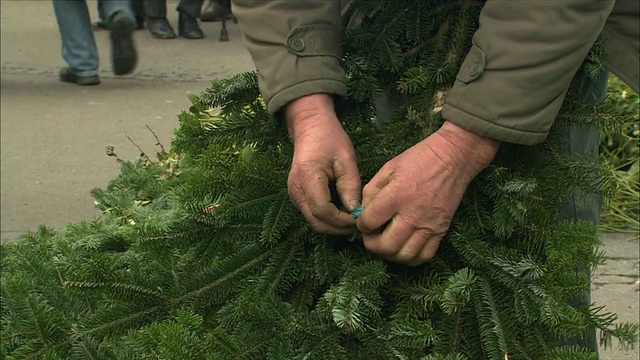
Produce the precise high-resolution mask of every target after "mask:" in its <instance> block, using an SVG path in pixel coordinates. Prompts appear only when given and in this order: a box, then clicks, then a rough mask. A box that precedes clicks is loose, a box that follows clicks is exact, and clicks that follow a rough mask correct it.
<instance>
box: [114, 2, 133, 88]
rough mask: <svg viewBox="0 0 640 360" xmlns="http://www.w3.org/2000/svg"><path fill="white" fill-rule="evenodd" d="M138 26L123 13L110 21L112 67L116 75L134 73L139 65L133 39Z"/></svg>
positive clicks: (116, 14) (119, 13)
mask: <svg viewBox="0 0 640 360" xmlns="http://www.w3.org/2000/svg"><path fill="white" fill-rule="evenodd" d="M135 28H136V24H135V22H134V20H132V19H130V18H129V17H128V16H127V15H126V14H124V13H123V12H121V11H118V12H116V13H115V14H113V15H112V16H111V19H110V20H109V38H110V39H111V66H112V67H113V73H114V74H116V75H126V74H130V73H132V72H133V70H134V69H135V68H136V64H137V63H138V51H137V50H136V44H135V41H134V39H133V32H134V31H135Z"/></svg>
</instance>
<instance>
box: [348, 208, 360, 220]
mask: <svg viewBox="0 0 640 360" xmlns="http://www.w3.org/2000/svg"><path fill="white" fill-rule="evenodd" d="M363 209H364V207H363V206H362V205H358V207H357V208H355V209H353V211H352V212H351V214H349V215H351V217H353V218H354V219H357V218H358V216H360V213H362V210H363Z"/></svg>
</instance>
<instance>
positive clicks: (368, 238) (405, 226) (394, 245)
mask: <svg viewBox="0 0 640 360" xmlns="http://www.w3.org/2000/svg"><path fill="white" fill-rule="evenodd" d="M363 213H364V212H363ZM361 217H362V216H361ZM358 221H360V220H358ZM413 233H414V227H413V226H412V225H410V224H409V223H408V222H406V221H405V220H404V219H403V218H402V217H399V216H396V217H394V218H393V220H392V221H391V223H390V224H389V226H388V227H387V228H386V229H384V231H382V232H377V233H363V236H362V240H363V242H364V246H365V247H366V248H367V249H368V250H369V251H371V252H373V253H376V254H379V255H382V256H395V255H396V254H397V253H398V252H399V251H400V250H401V249H402V248H403V247H404V246H405V244H406V242H407V241H408V240H409V238H411V235H412V234H413ZM420 249H422V247H420ZM420 249H418V250H417V251H416V255H417V254H418V253H419V252H420Z"/></svg>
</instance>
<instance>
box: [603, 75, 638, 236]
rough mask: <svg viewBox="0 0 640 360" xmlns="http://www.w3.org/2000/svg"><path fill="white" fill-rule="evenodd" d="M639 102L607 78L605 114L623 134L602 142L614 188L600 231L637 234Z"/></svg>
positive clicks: (617, 134) (606, 138)
mask: <svg viewBox="0 0 640 360" xmlns="http://www.w3.org/2000/svg"><path fill="white" fill-rule="evenodd" d="M639 104H640V100H639V99H638V94H636V93H634V92H633V91H632V90H631V89H630V88H629V87H628V86H627V85H625V84H624V83H623V82H622V81H620V80H619V79H618V78H616V77H615V76H611V77H610V78H609V91H608V95H607V99H606V102H605V107H606V110H607V112H609V113H611V114H615V117H616V118H617V120H618V123H619V124H621V125H622V131H618V132H615V133H612V134H606V135H605V136H604V137H603V139H602V145H601V147H600V148H601V151H600V152H601V159H602V161H603V162H604V163H607V164H609V165H610V166H612V167H613V168H614V169H615V171H614V173H613V178H614V181H615V184H616V185H617V191H616V195H615V197H613V198H612V199H611V200H610V201H609V202H608V203H607V204H606V205H605V207H604V209H603V212H602V217H601V220H600V221H601V226H600V228H601V229H602V230H603V231H610V232H630V233H636V234H637V231H638V228H639V227H640V201H638V197H639V195H638V194H640V160H639V157H640V153H639V150H638V149H640V118H639V116H638V111H639V108H638V106H639Z"/></svg>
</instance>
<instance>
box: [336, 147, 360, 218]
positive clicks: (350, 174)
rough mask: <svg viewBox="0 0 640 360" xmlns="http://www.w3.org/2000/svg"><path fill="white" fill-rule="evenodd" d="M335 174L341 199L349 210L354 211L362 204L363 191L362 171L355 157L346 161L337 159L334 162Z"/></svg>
mask: <svg viewBox="0 0 640 360" xmlns="http://www.w3.org/2000/svg"><path fill="white" fill-rule="evenodd" d="M333 174H334V176H335V179H336V189H337V190H338V194H339V195H340V201H341V202H342V204H343V205H344V206H345V208H346V209H347V210H348V211H350V212H351V211H353V210H354V209H355V208H356V207H358V205H359V204H360V197H361V193H362V184H361V181H360V172H359V171H358V165H357V164H356V161H355V159H348V160H346V161H344V160H338V159H336V160H335V161H334V162H333Z"/></svg>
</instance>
